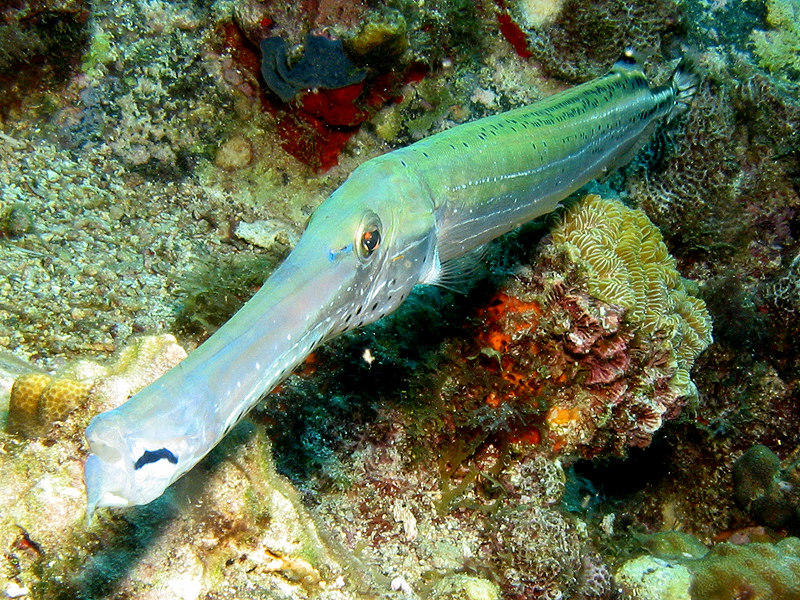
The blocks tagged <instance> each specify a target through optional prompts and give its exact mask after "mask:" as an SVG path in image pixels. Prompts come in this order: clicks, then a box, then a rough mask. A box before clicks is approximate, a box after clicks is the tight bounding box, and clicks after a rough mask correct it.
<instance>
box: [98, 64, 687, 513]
mask: <svg viewBox="0 0 800 600" xmlns="http://www.w3.org/2000/svg"><path fill="white" fill-rule="evenodd" d="M696 86H697V77H696V76H695V75H694V74H693V72H692V71H691V69H690V68H689V63H688V61H682V63H681V65H679V67H678V69H677V70H676V72H675V74H674V75H673V78H672V80H671V82H670V83H669V84H667V85H665V86H661V87H656V88H651V87H650V85H649V84H648V82H647V79H646V78H645V76H644V74H643V72H642V70H641V68H640V67H639V66H638V65H637V64H636V62H635V60H633V59H632V58H631V57H630V56H628V55H626V56H623V58H622V59H620V61H619V62H618V63H617V65H615V67H614V69H612V71H611V72H610V73H609V74H607V75H605V76H603V77H600V78H598V79H595V80H593V81H590V82H588V83H585V84H583V85H580V86H578V87H576V88H573V89H570V90H567V91H565V92H562V93H560V94H556V95H554V96H552V97H550V98H548V99H546V100H543V101H541V102H538V103H535V104H532V105H530V106H525V107H522V108H519V109H516V110H513V111H510V112H506V113H502V114H499V115H495V116H492V117H488V118H485V119H481V120H478V121H475V122H472V123H467V124H464V125H461V126H458V127H454V128H453V129H450V130H448V131H446V132H443V133H440V134H437V135H434V136H431V137H429V138H427V139H425V140H422V141H420V142H418V143H416V144H413V145H411V146H408V147H406V148H402V149H400V150H396V151H394V152H391V153H388V154H386V155H384V156H381V157H378V158H375V159H373V160H370V161H368V162H366V163H364V164H363V165H361V166H360V167H359V168H357V169H356V170H355V171H354V172H353V173H352V174H351V175H350V177H349V178H348V179H347V181H345V183H344V184H343V185H342V186H341V187H340V188H339V189H337V190H336V191H335V192H334V193H333V194H331V196H330V197H329V198H328V199H327V200H325V202H323V203H322V205H321V206H320V207H319V209H317V211H316V212H315V213H314V215H313V216H312V218H311V220H310V222H309V225H308V227H307V229H306V231H305V233H304V234H303V236H302V237H301V239H300V241H299V242H298V244H297V246H296V247H295V249H294V250H293V251H292V253H291V254H290V255H289V257H288V258H287V259H286V261H285V262H284V263H283V264H282V265H281V266H280V267H279V268H278V269H277V271H275V273H274V274H273V275H272V276H271V277H270V278H269V279H268V280H267V281H266V282H265V283H264V285H263V287H262V288H261V289H260V290H259V292H258V293H257V294H256V295H255V296H253V298H252V299H251V300H250V301H249V302H248V303H247V304H246V305H245V306H244V307H243V308H242V309H241V310H240V311H239V312H238V313H237V314H236V315H235V316H234V317H233V318H232V319H231V320H230V321H228V322H227V323H226V324H225V325H224V326H223V327H222V328H221V329H220V330H219V331H217V332H216V333H215V334H214V335H212V336H211V337H210V338H209V339H208V340H207V341H206V342H205V343H204V344H203V345H202V346H200V347H199V348H198V349H197V350H195V351H194V352H193V353H192V354H191V355H190V356H189V357H188V358H187V359H186V360H184V361H183V362H182V363H181V364H180V365H178V366H176V367H175V368H173V369H172V370H170V371H169V372H167V373H166V374H165V375H164V376H162V377H161V378H159V379H158V380H157V381H155V382H154V383H152V384H151V385H149V386H148V387H146V388H144V389H143V390H142V391H140V392H139V393H137V394H135V395H134V396H133V397H132V398H130V400H128V401H127V402H126V403H125V404H123V405H122V406H120V407H119V408H116V409H114V410H111V411H108V412H105V413H102V414H100V415H98V416H96V417H95V418H94V419H93V420H92V422H91V423H90V425H89V427H88V428H87V430H86V437H87V439H88V441H89V445H90V455H89V457H88V459H87V461H86V467H85V480H86V491H87V496H88V512H89V514H91V513H92V512H93V511H94V509H96V508H97V507H104V506H110V507H125V506H132V505H137V504H146V503H148V502H150V501H152V500H154V499H155V498H158V497H159V496H160V495H161V494H162V493H163V492H164V490H165V489H166V488H167V487H168V486H169V485H170V484H172V483H173V482H174V481H176V480H177V479H178V478H179V477H181V475H183V474H184V473H186V472H187V471H188V470H189V469H191V468H192V467H193V466H194V465H195V464H197V462H198V461H199V460H200V459H202V458H203V457H204V456H205V455H206V454H208V452H209V451H210V450H211V449H212V448H213V447H214V446H215V445H216V444H217V443H218V442H219V441H220V440H221V439H222V438H223V437H224V436H225V435H226V434H227V433H228V431H230V429H231V428H232V427H233V426H234V425H235V424H236V423H237V422H238V421H239V419H241V418H242V416H243V415H244V414H246V413H247V411H248V410H250V409H251V408H252V407H253V406H254V405H255V404H257V403H258V401H259V400H260V399H261V398H262V397H263V396H264V394H266V393H267V392H268V391H270V390H271V389H272V388H273V387H275V386H276V385H277V384H278V383H280V382H281V381H282V380H283V379H284V378H286V377H287V376H288V375H289V374H290V373H291V371H292V369H293V368H294V367H295V366H296V365H297V364H299V363H300V362H302V361H303V359H304V358H305V357H306V356H308V354H309V353H310V352H311V351H313V350H314V348H316V347H317V346H318V345H319V344H321V343H323V342H324V341H325V340H328V339H330V338H332V337H333V336H335V335H338V334H340V333H342V332H343V331H346V330H348V329H352V328H355V327H360V326H362V325H365V324H367V323H371V322H373V321H375V320H377V319H380V318H381V317H383V316H384V315H386V314H388V313H390V312H392V311H393V310H395V309H396V308H397V307H398V306H399V305H400V304H401V303H402V302H403V300H404V299H405V298H406V297H407V296H408V294H409V293H410V291H411V289H412V288H413V287H414V286H415V285H417V284H424V283H436V282H437V280H438V279H440V278H441V276H442V273H443V272H446V271H447V262H448V261H451V260H453V259H457V258H459V257H461V256H463V255H464V254H466V253H468V252H470V251H471V250H473V249H475V248H476V247H478V246H480V245H482V244H485V243H486V242H488V241H490V240H492V239H494V238H496V237H497V236H499V235H502V234H504V233H506V232H508V231H510V230H512V229H514V228H515V227H517V226H519V225H521V224H522V223H525V222H526V221H529V220H531V219H533V218H536V217H538V216H540V215H543V214H546V213H548V212H550V211H552V210H554V209H555V208H556V207H557V206H558V203H559V202H560V201H561V200H563V199H564V198H565V197H566V196H568V195H569V194H571V193H572V192H574V191H576V190H577V189H578V188H580V187H581V186H583V185H584V184H586V183H587V182H589V181H591V180H592V179H595V178H597V177H600V176H603V175H605V174H606V173H607V172H609V171H610V170H612V169H614V168H616V167H618V166H620V165H622V164H624V163H625V162H626V161H628V160H630V158H632V156H633V154H635V152H636V151H637V150H638V149H639V148H640V147H641V145H643V143H645V142H646V141H647V139H648V137H649V136H650V133H651V131H652V129H653V127H654V125H656V124H657V123H658V122H659V121H660V120H662V119H664V118H665V117H667V118H671V116H672V115H676V114H678V113H680V112H682V111H683V110H685V108H686V107H687V105H688V102H689V101H690V100H691V97H692V94H693V92H694V89H695V88H696Z"/></svg>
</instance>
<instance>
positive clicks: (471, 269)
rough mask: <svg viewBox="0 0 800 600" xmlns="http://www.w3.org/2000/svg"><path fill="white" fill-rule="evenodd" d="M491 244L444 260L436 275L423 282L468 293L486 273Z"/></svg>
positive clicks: (460, 292)
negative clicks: (487, 256)
mask: <svg viewBox="0 0 800 600" xmlns="http://www.w3.org/2000/svg"><path fill="white" fill-rule="evenodd" d="M488 247H489V244H483V245H481V246H478V247H477V248H474V249H472V250H470V251H469V252H467V253H466V254H465V255H464V256H459V257H458V258H453V259H451V260H448V261H446V262H443V263H442V264H441V266H440V268H439V269H438V271H437V273H436V275H435V277H433V278H432V279H431V280H429V281H425V282H423V283H426V284H429V285H435V286H438V287H441V288H445V289H448V290H451V291H453V292H458V293H459V294H466V293H467V292H468V291H469V289H470V288H471V287H472V286H473V285H475V283H476V282H477V281H478V280H479V279H480V278H481V277H482V276H483V275H484V272H485V270H486V263H485V262H484V259H485V258H486V252H487V249H488Z"/></svg>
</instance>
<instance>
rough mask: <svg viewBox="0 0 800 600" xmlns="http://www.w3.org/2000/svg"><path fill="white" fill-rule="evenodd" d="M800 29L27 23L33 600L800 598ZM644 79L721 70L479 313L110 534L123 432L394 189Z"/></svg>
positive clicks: (329, 376) (27, 399)
mask: <svg viewBox="0 0 800 600" xmlns="http://www.w3.org/2000/svg"><path fill="white" fill-rule="evenodd" d="M799 17H800V8H798V3H797V1H796V0H756V1H749V2H745V1H731V2H716V3H711V4H709V3H707V2H701V1H700V0H685V1H677V0H658V1H650V0H600V1H598V2H590V3H586V2H580V1H578V0H553V1H542V2H539V1H534V0H479V1H477V2H474V1H472V0H426V2H417V1H416V0H391V1H386V2H342V1H337V0H304V1H302V2H289V1H285V0H241V1H236V2H228V1H227V0H215V1H200V0H189V1H187V2H181V3H171V2H162V1H160V0H134V1H128V0H103V1H102V2H99V1H92V2H89V1H86V0H66V1H58V2H55V1H52V0H41V1H39V0H37V1H35V2H34V1H29V0H16V1H15V2H11V3H5V5H4V6H3V8H2V10H0V417H2V419H0V423H2V428H0V481H2V486H0V487H2V494H3V496H2V498H0V546H1V547H2V550H3V552H2V553H0V556H1V558H0V593H2V594H4V595H5V596H6V597H9V598H31V599H35V600H38V599H43V600H50V599H61V598H82V599H86V600H88V599H90V598H91V599H95V598H97V599H99V598H116V597H120V598H122V597H125V598H145V597H147V598H182V599H187V600H199V599H201V598H223V597H226V598H227V597H232V598H233V597H235V598H241V599H243V600H249V599H251V598H284V599H296V598H309V597H318V598H321V599H323V600H362V599H364V598H373V597H384V596H391V597H398V598H399V597H403V598H432V599H437V600H463V599H467V598H468V599H470V600H477V599H480V600H483V599H486V600H499V599H509V600H519V599H533V600H539V599H555V598H561V599H566V598H572V599H575V600H611V599H617V598H622V599H625V600H628V599H630V600H633V599H640V600H641V599H646V600H651V599H659V600H662V599H664V598H675V599H681V600H734V599H742V598H771V599H774V600H786V599H793V598H797V597H798V592H797V590H798V589H800V543H798V538H797V537H796V536H799V535H800V493H798V489H800V458H799V456H800V455H799V454H798V448H800V426H798V423H800V401H799V400H798V394H799V393H800V392H798V390H800V359H798V357H800V319H798V313H799V312H800V242H798V231H800V218H799V217H798V214H800V196H798V190H799V189H800V180H798V173H800V153H799V152H798V149H799V148H800V101H799V100H798V98H800V94H799V93H798V85H800V75H798V74H799V73H800V66H798V65H799V64H800V62H799V61H798V48H800V34H799V33H798V31H800V30H798V23H800V18H799ZM626 47H632V48H633V49H634V50H635V51H637V52H638V53H640V54H642V55H646V56H647V57H649V58H647V59H646V63H647V64H646V67H647V70H648V78H649V79H650V80H651V81H653V82H657V83H659V84H664V83H665V82H667V80H668V77H669V72H671V71H672V69H673V68H674V66H675V64H676V63H677V60H678V59H677V57H678V55H679V54H681V53H682V52H683V49H685V48H687V47H691V48H694V50H693V54H694V59H695V61H696V63H697V64H698V68H699V70H700V71H701V72H702V78H703V80H702V83H700V85H699V88H698V90H697V93H696V95H695V97H694V99H693V101H692V104H693V105H692V107H691V108H690V110H689V111H688V112H687V113H686V114H685V115H683V116H681V117H680V118H677V119H674V120H673V121H672V122H671V123H669V124H668V125H667V126H666V127H664V128H663V130H661V131H660V132H658V133H656V135H655V136H654V137H653V138H652V140H653V141H652V143H650V144H649V145H648V146H646V147H645V148H643V149H642V151H641V152H640V153H639V154H638V155H637V156H636V158H635V159H633V161H632V162H631V163H630V164H628V165H627V166H625V167H624V168H623V169H621V170H620V171H617V172H616V173H613V174H609V177H608V179H607V180H605V181H603V182H601V183H596V184H593V185H592V186H591V187H590V188H588V189H589V190H590V191H587V190H586V189H584V190H581V191H580V192H578V193H576V194H574V195H573V196H572V197H571V198H570V199H568V200H567V201H565V202H564V207H563V209H559V211H557V212H556V213H554V214H553V215H552V216H550V217H548V218H547V219H546V220H544V221H542V222H539V223H534V224H533V225H529V226H526V227H524V228H523V229H521V230H519V231H517V232H515V233H512V234H510V235H508V236H506V237H505V238H503V239H501V240H499V242H495V243H494V244H493V245H491V246H490V247H489V249H488V250H486V251H485V253H484V254H482V255H481V257H480V258H481V260H482V261H483V262H485V263H487V264H488V267H489V268H488V270H487V273H484V274H483V275H481V274H480V273H479V272H477V271H476V269H475V265H474V264H473V263H474V261H473V262H470V261H468V260H467V261H464V262H463V263H462V264H460V265H459V269H457V270H458V273H456V274H455V276H454V279H453V280H447V281H446V282H445V283H446V284H447V286H448V288H450V287H452V288H458V289H459V290H460V292H459V293H455V292H453V291H451V290H449V289H437V290H428V291H425V290H420V289H418V288H417V289H416V290H415V291H414V292H413V293H412V294H411V296H410V297H409V299H408V300H406V303H405V304H404V305H403V306H402V307H401V308H400V309H399V310H398V311H397V312H396V313H395V314H393V315H390V316H388V317H386V318H384V319H383V320H381V321H378V322H377V323H375V324H374V325H372V326H370V327H368V328H366V329H364V330H360V331H355V332H348V333H346V334H344V335H343V336H342V337H340V338H338V339H336V340H333V341H332V342H330V343H328V344H325V345H323V346H322V347H320V348H319V349H317V350H316V351H315V352H314V353H313V354H312V355H311V356H309V357H308V358H307V360H306V361H305V362H304V363H303V364H302V365H301V366H300V367H299V368H298V369H297V370H296V372H295V374H294V375H293V376H292V377H290V378H289V379H287V380H286V381H285V382H284V383H283V384H282V385H281V386H280V387H279V388H278V389H277V390H275V391H274V392H272V393H271V394H270V395H269V396H268V398H267V401H266V402H263V403H262V404H261V405H259V406H258V407H257V408H256V409H255V410H254V411H253V413H252V414H251V416H250V418H249V419H248V420H247V421H245V422H244V423H242V424H240V425H239V426H238V427H236V428H234V429H233V431H232V432H231V433H230V434H229V435H228V437H227V438H226V439H225V440H224V441H223V442H222V443H221V445H220V447H219V448H218V449H217V450H215V451H214V452H212V453H211V454H210V455H209V456H208V457H207V458H206V459H205V460H204V461H203V462H201V463H200V464H199V465H198V467H197V468H196V469H195V470H194V471H192V472H190V473H189V474H188V475H187V476H185V477H184V478H183V479H182V480H180V481H179V482H178V483H176V484H175V485H173V486H172V487H171V488H170V489H169V490H168V491H167V492H166V494H165V495H164V496H163V497H161V498H160V499H158V500H156V501H155V502H153V503H151V504H149V505H147V506H144V507H137V508H133V509H131V510H129V511H127V512H114V511H106V510H100V511H98V513H97V516H96V518H95V519H94V521H93V522H91V523H87V522H86V521H85V520H84V516H83V515H84V511H85V500H84V489H83V463H84V461H85V459H86V456H87V446H86V440H85V438H84V436H83V432H84V430H85V428H86V426H87V423H88V421H89V419H90V418H91V417H93V416H94V415H96V414H98V413H101V412H103V411H106V410H109V409H113V408H115V407H117V406H119V405H120V404H121V403H122V402H124V401H125V400H127V399H128V398H129V397H130V396H131V395H133V394H134V393H136V392H138V391H139V390H141V389H142V388H143V387H144V386H146V385H148V384H149V383H151V382H152V381H153V380H155V379H156V378H157V377H158V376H159V375H161V374H162V373H164V372H165V371H167V370H168V369H169V368H170V367H172V366H174V365H176V364H178V363H179V362H180V361H182V360H183V359H185V358H186V356H187V351H189V353H191V349H192V348H195V347H196V346H197V345H198V344H199V343H201V342H202V341H203V340H204V338H206V337H207V336H208V335H210V334H211V333H213V331H214V330H215V329H216V328H218V327H220V326H221V325H222V324H223V323H224V322H225V321H226V319H228V318H229V317H230V315H232V314H233V313H234V312H235V311H236V310H237V309H238V308H239V307H240V306H241V305H242V303H244V302H245V301H246V300H247V298H248V297H249V295H251V294H252V293H254V292H255V291H256V289H258V287H259V286H260V285H261V283H262V282H263V281H264V279H265V277H266V276H267V274H268V273H269V271H270V270H272V269H273V268H275V266H276V265H277V264H278V263H279V262H280V260H281V259H283V257H285V255H286V254H287V253H288V252H289V251H290V250H291V247H292V246H293V245H294V244H296V243H297V240H298V239H299V237H300V233H301V231H302V229H303V226H304V224H305V222H306V220H307V219H308V217H309V215H310V214H311V213H312V212H314V210H315V208H316V206H317V205H318V204H319V203H320V202H321V201H322V199H323V198H324V197H325V196H327V195H328V194H329V193H330V192H331V191H332V190H333V189H335V188H336V187H338V186H339V185H340V184H341V183H342V182H343V181H344V179H345V178H346V176H347V175H348V174H349V173H350V172H352V171H353V170H354V169H355V168H356V167H357V166H358V165H359V164H360V163H362V162H364V161H365V160H367V159H370V158H373V157H375V156H378V155H382V154H385V153H387V152H389V151H391V150H395V149H397V148H400V147H404V146H407V145H408V144H410V143H412V142H414V141H417V140H419V139H421V138H424V137H427V136H429V135H431V134H433V133H437V132H439V131H442V130H445V129H449V128H451V127H453V126H455V125H458V124H461V123H464V122H469V121H473V120H475V119H477V118H479V117H483V116H487V115H492V114H497V113H500V112H503V111H505V110H508V109H512V108H515V107H518V106H522V105H525V104H530V103H532V102H534V101H536V100H538V99H540V98H542V97H545V96H548V95H550V94H551V93H553V92H555V91H558V90H561V89H565V88H567V87H571V86H573V85H576V84H579V83H582V82H585V81H588V80H590V79H592V78H594V77H597V76H599V75H602V74H603V73H606V72H607V71H608V69H609V68H610V67H611V65H612V64H613V63H614V61H615V60H616V59H617V57H618V56H620V54H621V53H622V51H623V50H624V49H625V48H626ZM673 59H674V60H673ZM590 192H591V193H590ZM384 241H385V240H384ZM473 258H474V257H473ZM712 323H713V336H712ZM151 334H156V335H151ZM171 334H175V335H177V336H178V338H179V339H176V338H175V337H173V336H172V335H171ZM164 456H166V457H167V459H168V458H169V456H168V455H164ZM156 458H157V457H156Z"/></svg>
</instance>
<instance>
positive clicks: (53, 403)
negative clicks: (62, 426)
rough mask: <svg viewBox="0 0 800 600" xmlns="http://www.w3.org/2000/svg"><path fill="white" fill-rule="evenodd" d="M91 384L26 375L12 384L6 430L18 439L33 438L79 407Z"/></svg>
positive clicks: (46, 376)
mask: <svg viewBox="0 0 800 600" xmlns="http://www.w3.org/2000/svg"><path fill="white" fill-rule="evenodd" d="M90 389H91V384H90V383H86V382H81V381H76V380H74V379H70V378H67V377H58V378H55V377H51V376H50V375H47V374H45V373H27V374H25V375H21V376H20V377H18V378H17V379H16V381H14V385H13V386H12V388H11V396H10V398H9V405H8V421H7V423H6V430H7V431H8V432H9V433H12V434H14V435H19V436H22V437H29V438H30V437H37V436H39V435H42V434H43V433H44V432H45V430H46V429H47V428H48V427H49V426H50V425H51V424H53V423H55V422H56V421H63V420H64V418H66V416H67V415H68V414H69V413H70V412H72V411H73V410H74V409H76V408H78V407H79V406H81V405H83V404H84V403H85V402H86V400H87V398H88V396H89V390H90Z"/></svg>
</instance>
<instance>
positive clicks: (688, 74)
mask: <svg viewBox="0 0 800 600" xmlns="http://www.w3.org/2000/svg"><path fill="white" fill-rule="evenodd" d="M669 85H670V86H671V87H672V92H673V94H674V96H675V104H674V106H673V108H672V111H671V112H670V114H669V116H668V120H670V121H671V120H672V119H674V118H676V117H678V116H680V115H682V114H683V113H685V112H686V111H688V110H689V107H690V106H691V104H692V99H693V98H694V97H695V94H697V91H698V90H699V89H700V73H699V72H698V70H697V62H696V61H695V59H694V57H693V56H692V55H691V54H690V53H686V54H684V56H683V58H681V61H680V62H679V63H678V66H677V67H676V68H675V72H674V73H673V74H672V80H671V82H670V84H669Z"/></svg>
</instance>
